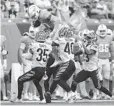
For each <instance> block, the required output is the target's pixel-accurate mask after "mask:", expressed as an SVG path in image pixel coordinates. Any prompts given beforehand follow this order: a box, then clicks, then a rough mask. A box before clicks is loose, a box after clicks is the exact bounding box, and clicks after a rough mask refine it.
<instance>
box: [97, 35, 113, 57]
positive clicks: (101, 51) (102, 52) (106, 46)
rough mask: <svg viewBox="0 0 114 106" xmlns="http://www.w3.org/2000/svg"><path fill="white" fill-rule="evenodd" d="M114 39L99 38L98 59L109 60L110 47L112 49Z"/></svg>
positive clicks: (108, 37)
mask: <svg viewBox="0 0 114 106" xmlns="http://www.w3.org/2000/svg"><path fill="white" fill-rule="evenodd" d="M111 42H112V37H111V36H105V37H104V38H101V37H99V36H98V39H97V45H98V57H99V58H100V59H108V58H109V56H110V47H111Z"/></svg>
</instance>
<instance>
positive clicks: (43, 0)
mask: <svg viewBox="0 0 114 106" xmlns="http://www.w3.org/2000/svg"><path fill="white" fill-rule="evenodd" d="M34 4H36V5H37V6H38V7H39V8H42V9H49V8H51V2H50V0H34Z"/></svg>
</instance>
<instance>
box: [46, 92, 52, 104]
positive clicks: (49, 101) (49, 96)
mask: <svg viewBox="0 0 114 106" xmlns="http://www.w3.org/2000/svg"><path fill="white" fill-rule="evenodd" d="M44 97H45V100H46V103H51V94H50V92H46V93H45V94H44Z"/></svg>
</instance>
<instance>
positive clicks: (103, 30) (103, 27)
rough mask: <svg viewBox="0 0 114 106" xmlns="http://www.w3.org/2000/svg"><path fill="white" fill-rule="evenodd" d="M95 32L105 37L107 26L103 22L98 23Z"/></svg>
mask: <svg viewBox="0 0 114 106" xmlns="http://www.w3.org/2000/svg"><path fill="white" fill-rule="evenodd" d="M97 34H98V36H100V37H105V36H106V35H107V26H106V25H104V24H100V25H99V26H98V28H97Z"/></svg>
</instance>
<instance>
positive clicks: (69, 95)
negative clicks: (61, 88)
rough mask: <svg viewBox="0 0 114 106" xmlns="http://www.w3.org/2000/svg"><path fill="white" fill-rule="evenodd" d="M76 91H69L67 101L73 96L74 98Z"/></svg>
mask: <svg viewBox="0 0 114 106" xmlns="http://www.w3.org/2000/svg"><path fill="white" fill-rule="evenodd" d="M74 96H75V93H73V92H72V91H70V92H68V96H67V98H66V100H65V101H66V102H69V101H70V100H71V99H72V98H74Z"/></svg>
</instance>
